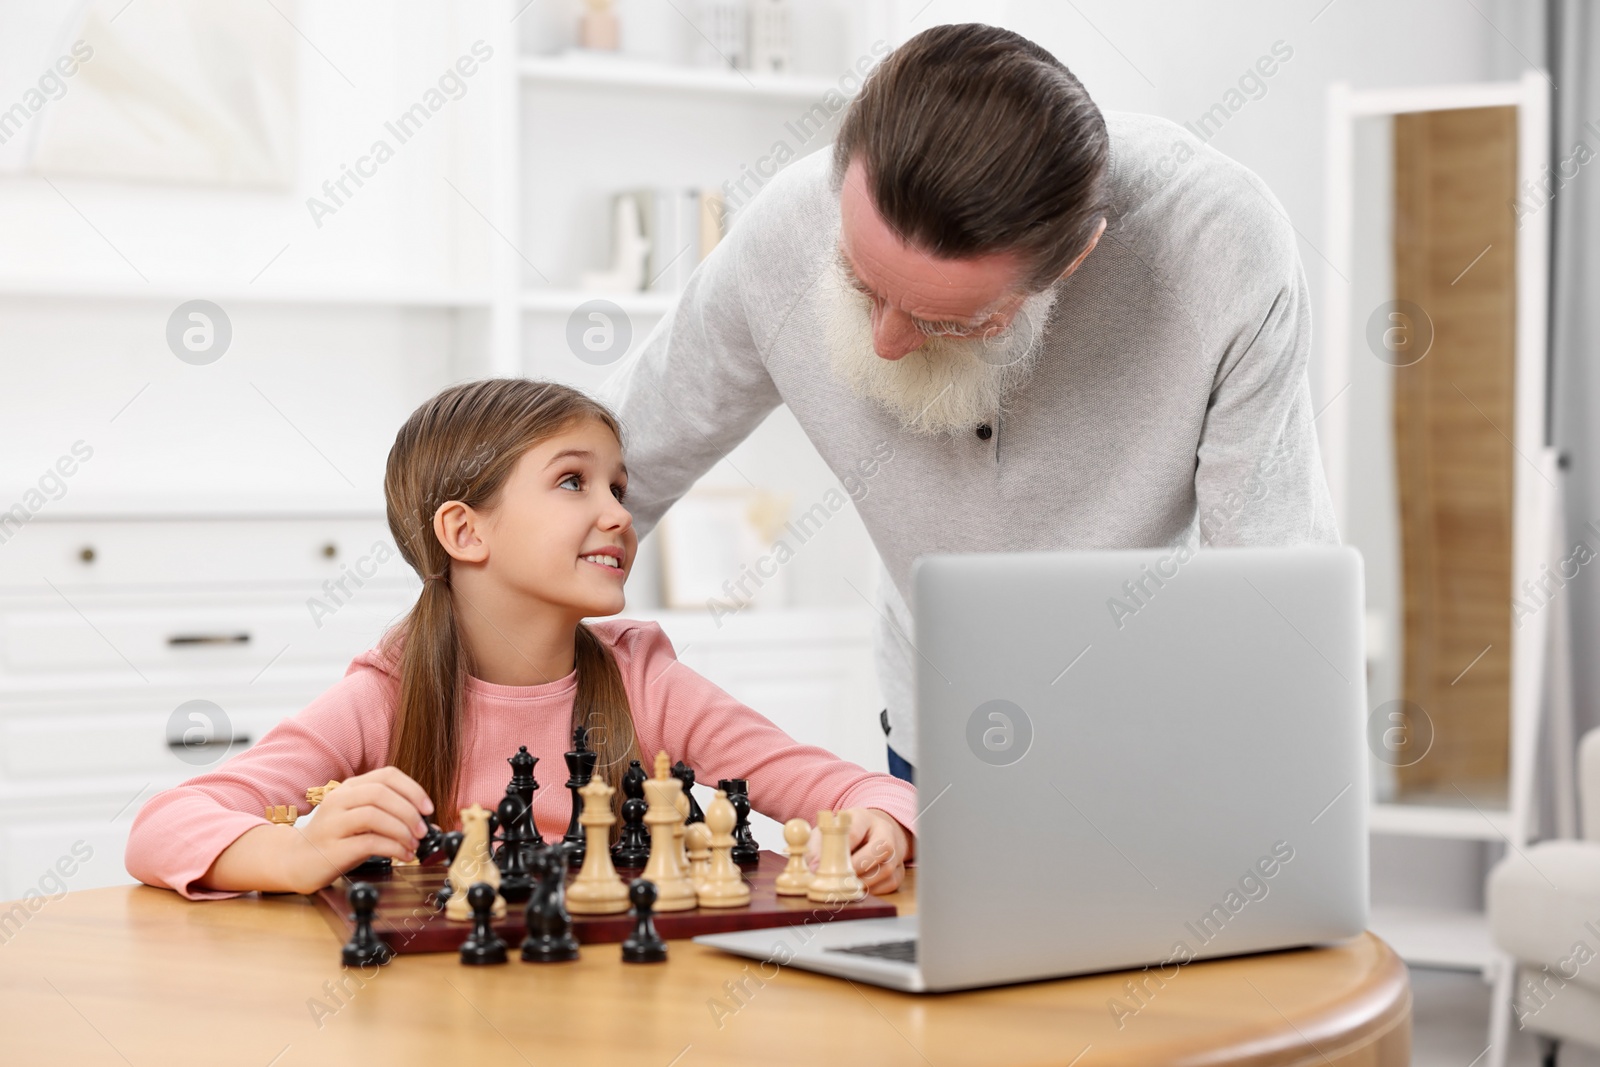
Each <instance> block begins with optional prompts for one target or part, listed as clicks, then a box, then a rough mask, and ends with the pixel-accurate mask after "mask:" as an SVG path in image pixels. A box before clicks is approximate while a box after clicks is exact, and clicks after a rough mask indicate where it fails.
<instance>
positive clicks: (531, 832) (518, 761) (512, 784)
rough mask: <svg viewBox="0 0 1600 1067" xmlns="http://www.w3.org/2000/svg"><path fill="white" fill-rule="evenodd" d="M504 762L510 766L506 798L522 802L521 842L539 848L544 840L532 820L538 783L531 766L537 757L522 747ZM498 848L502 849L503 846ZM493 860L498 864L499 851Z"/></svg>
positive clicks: (537, 759) (526, 747) (536, 760)
mask: <svg viewBox="0 0 1600 1067" xmlns="http://www.w3.org/2000/svg"><path fill="white" fill-rule="evenodd" d="M506 762H507V763H509V764H511V781H509V782H507V783H506V796H508V797H509V796H515V797H516V798H517V799H519V800H521V801H522V807H521V808H520V809H519V811H520V812H521V813H522V819H523V820H524V823H525V825H524V827H523V829H524V830H525V831H526V834H525V836H524V838H523V840H524V841H525V842H526V843H527V844H528V845H529V846H531V847H534V848H537V847H541V846H543V845H544V838H543V837H541V836H540V834H539V827H538V825H537V824H536V823H535V822H534V820H533V794H534V791H535V790H537V789H538V788H539V783H538V782H537V781H536V780H535V779H534V777H533V765H534V764H536V763H538V762H539V757H538V756H533V755H529V754H528V746H527V745H522V746H521V747H519V748H518V749H517V754H516V755H515V756H510V757H508V758H507V759H506ZM501 829H502V830H503V829H505V827H504V826H502V827H501ZM500 847H501V848H502V849H503V848H504V847H505V846H504V845H501V846H500ZM494 859H495V862H496V863H497V864H498V863H499V862H500V852H499V850H496V851H495V853H494Z"/></svg>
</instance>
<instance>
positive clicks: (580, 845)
mask: <svg viewBox="0 0 1600 1067" xmlns="http://www.w3.org/2000/svg"><path fill="white" fill-rule="evenodd" d="M564 758H565V759H566V761H567V773H568V778H567V789H568V791H569V792H571V793H572V819H571V820H570V821H569V822H568V823H567V832H566V834H565V835H564V836H563V837H562V838H561V840H562V842H563V843H564V844H566V845H567V846H569V847H568V854H569V855H570V856H571V857H572V863H573V865H574V866H579V865H582V863H583V857H584V853H585V852H587V851H588V848H587V840H586V837H585V835H584V831H583V823H582V822H580V821H579V818H578V817H579V816H580V815H582V814H583V797H581V796H579V795H578V790H580V789H582V788H583V787H584V786H586V785H588V784H589V783H590V782H591V781H593V780H594V765H595V762H596V761H597V760H598V759H599V758H600V753H598V752H595V751H594V750H592V749H591V748H590V747H589V731H588V730H587V729H585V728H584V726H583V725H582V724H579V725H577V726H574V727H573V728H572V751H571V752H568V753H567V754H566V756H565V757H564Z"/></svg>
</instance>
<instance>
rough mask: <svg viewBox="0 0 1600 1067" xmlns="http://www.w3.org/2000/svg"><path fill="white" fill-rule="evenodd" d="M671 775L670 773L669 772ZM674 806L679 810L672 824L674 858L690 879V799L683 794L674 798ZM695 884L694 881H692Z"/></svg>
mask: <svg viewBox="0 0 1600 1067" xmlns="http://www.w3.org/2000/svg"><path fill="white" fill-rule="evenodd" d="M668 773H669V774H670V773H671V772H670V771H669V772H668ZM672 806H673V807H674V808H676V809H677V810H678V819H677V821H676V822H674V823H673V824H672V841H673V845H674V846H675V847H674V848H673V850H672V855H673V857H674V858H675V859H676V860H677V861H678V870H679V872H681V873H682V874H683V876H684V877H685V878H688V877H689V848H688V845H687V844H686V843H685V841H684V836H683V834H684V830H685V829H686V828H687V826H688V823H687V822H686V821H685V820H687V819H688V818H689V798H688V797H686V796H684V795H683V794H682V793H681V792H680V793H679V794H678V795H677V796H675V797H673V798H672ZM690 884H691V885H692V884H693V879H690Z"/></svg>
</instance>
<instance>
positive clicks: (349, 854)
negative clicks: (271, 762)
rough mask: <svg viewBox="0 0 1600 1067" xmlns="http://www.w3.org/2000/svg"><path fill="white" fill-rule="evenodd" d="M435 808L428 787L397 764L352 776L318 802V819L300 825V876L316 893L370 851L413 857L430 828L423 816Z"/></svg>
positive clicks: (296, 859)
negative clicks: (425, 791) (396, 765)
mask: <svg viewBox="0 0 1600 1067" xmlns="http://www.w3.org/2000/svg"><path fill="white" fill-rule="evenodd" d="M432 813H433V801H431V800H429V799H428V795H427V794H426V793H424V792H423V791H422V787H421V786H419V785H418V784H417V783H416V781H414V780H413V779H412V778H411V777H410V776H409V775H407V774H405V773H404V772H402V771H400V770H398V769H396V768H394V767H380V768H378V769H377V770H375V771H369V772H367V773H366V774H358V775H356V776H355V777H353V778H347V779H345V780H344V781H343V782H341V783H340V784H339V786H338V788H336V789H334V790H333V791H332V792H330V793H329V794H328V796H327V798H326V799H325V800H323V802H322V803H321V804H320V805H318V806H317V811H316V816H315V818H313V819H311V821H310V822H308V823H307V824H306V825H305V826H304V827H294V830H295V834H296V838H297V840H298V842H299V847H298V848H297V849H296V850H295V854H294V862H293V863H292V867H293V868H294V870H295V874H294V880H295V881H296V882H298V883H300V884H302V885H306V886H310V889H308V890H304V891H306V892H314V891H315V890H317V889H320V888H322V887H323V886H325V885H328V884H330V883H331V882H332V881H333V880H334V879H335V878H337V877H338V876H339V875H341V874H343V873H344V872H345V871H347V870H349V869H350V868H352V867H354V866H356V865H357V864H358V863H360V862H361V861H362V860H365V859H366V858H367V857H369V856H388V857H389V858H390V859H395V860H406V861H408V862H409V861H410V860H412V859H415V858H416V848H417V842H418V841H419V840H421V838H422V835H423V834H425V833H427V832H428V828H427V825H426V824H425V823H424V822H423V816H425V815H431V814H432Z"/></svg>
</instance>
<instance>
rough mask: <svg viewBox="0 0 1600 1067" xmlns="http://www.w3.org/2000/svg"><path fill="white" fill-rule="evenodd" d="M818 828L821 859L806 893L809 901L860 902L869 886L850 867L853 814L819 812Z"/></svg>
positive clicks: (826, 902)
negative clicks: (851, 816) (851, 817)
mask: <svg viewBox="0 0 1600 1067" xmlns="http://www.w3.org/2000/svg"><path fill="white" fill-rule="evenodd" d="M817 829H818V830H820V831H822V859H821V862H820V863H818V864H817V875H816V877H815V878H813V879H812V880H811V886H810V888H808V889H807V890H806V899H807V900H811V901H815V902H817V903H819V904H848V903H850V902H851V901H852V900H860V899H861V898H862V897H864V896H866V895H867V887H866V886H865V885H863V884H862V882H861V879H859V878H857V877H856V872H855V868H853V867H851V866H850V813H849V812H848V811H840V812H833V811H819V812H817Z"/></svg>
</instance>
